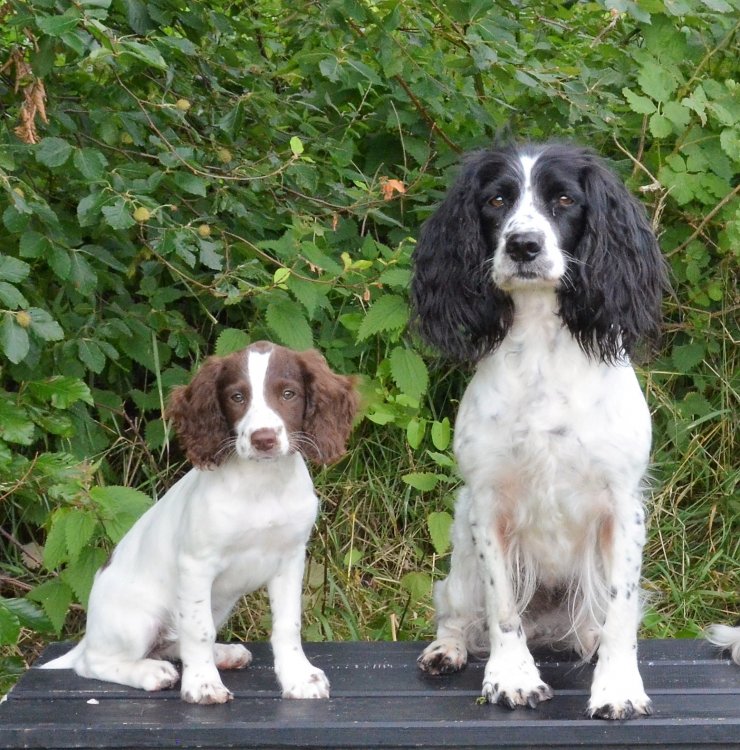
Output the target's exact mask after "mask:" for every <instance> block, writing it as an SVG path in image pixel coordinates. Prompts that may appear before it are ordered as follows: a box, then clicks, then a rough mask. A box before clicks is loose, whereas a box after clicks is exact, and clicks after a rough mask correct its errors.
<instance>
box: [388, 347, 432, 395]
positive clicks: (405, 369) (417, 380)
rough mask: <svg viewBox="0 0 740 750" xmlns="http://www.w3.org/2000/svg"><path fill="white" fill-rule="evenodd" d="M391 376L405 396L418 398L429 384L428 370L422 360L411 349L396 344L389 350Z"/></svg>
mask: <svg viewBox="0 0 740 750" xmlns="http://www.w3.org/2000/svg"><path fill="white" fill-rule="evenodd" d="M390 364H391V377H392V378H393V381H394V382H395V384H396V385H397V386H398V387H399V388H400V389H401V391H403V392H404V393H405V394H406V395H407V396H410V397H411V398H413V399H415V400H417V401H418V400H419V398H421V396H422V395H423V394H424V393H426V390H427V387H428V385H429V372H428V370H427V366H426V364H424V360H423V359H422V358H421V357H420V356H419V355H418V354H417V353H416V352H415V351H412V350H411V349H407V348H406V347H403V346H397V347H395V349H393V351H392V352H391V356H390Z"/></svg>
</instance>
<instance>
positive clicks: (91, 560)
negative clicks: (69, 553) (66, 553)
mask: <svg viewBox="0 0 740 750" xmlns="http://www.w3.org/2000/svg"><path fill="white" fill-rule="evenodd" d="M107 558H108V555H107V554H106V552H105V550H102V549H99V548H97V547H86V548H85V549H83V550H82V551H81V552H80V555H79V557H78V558H77V559H76V560H74V562H70V564H69V565H68V566H67V567H66V568H65V569H64V570H63V571H62V572H61V576H60V577H61V579H62V580H63V581H64V583H66V584H67V585H68V586H69V587H70V588H71V589H72V591H73V592H74V595H75V596H76V597H77V601H79V602H80V604H82V606H83V607H87V601H88V599H89V598H90V590H91V589H92V585H93V582H94V581H95V574H96V573H97V572H98V570H100V568H101V567H102V566H103V565H104V564H105V561H106V560H107Z"/></svg>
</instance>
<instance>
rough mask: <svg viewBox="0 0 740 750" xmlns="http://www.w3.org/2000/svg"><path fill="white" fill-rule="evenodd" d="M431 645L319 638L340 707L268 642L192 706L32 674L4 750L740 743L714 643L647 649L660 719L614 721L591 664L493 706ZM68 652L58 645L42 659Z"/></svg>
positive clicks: (732, 680) (1, 715)
mask: <svg viewBox="0 0 740 750" xmlns="http://www.w3.org/2000/svg"><path fill="white" fill-rule="evenodd" d="M422 647H423V644H419V643H364V642H360V643H309V644H306V652H307V654H308V656H309V658H310V659H311V660H312V661H314V663H315V664H316V665H318V666H320V667H321V668H322V669H324V670H325V671H326V673H327V675H328V677H329V679H330V680H331V686H332V698H331V699H330V700H327V701H290V700H282V699H281V698H280V697H279V692H278V690H277V683H276V681H275V678H274V675H273V672H272V657H271V653H270V648H269V646H268V645H267V644H254V645H250V646H249V648H250V649H252V652H253V654H254V663H253V664H252V666H251V667H250V668H249V669H247V670H245V671H242V672H226V673H224V681H225V683H226V684H227V685H228V686H229V687H230V688H231V690H233V692H234V696H235V698H234V700H233V701H232V702H230V703H228V704H226V705H220V706H192V705H188V704H185V703H183V702H182V701H181V700H180V697H179V693H178V692H177V691H176V690H174V691H167V692H161V693H144V692H141V691H138V690H133V689H130V688H125V687H121V686H118V685H112V684H109V683H103V682H97V681H94V680H83V679H80V678H78V677H77V676H76V675H75V674H74V673H72V672H71V671H68V670H61V671H44V670H37V669H31V670H30V671H29V672H27V673H26V674H25V675H24V676H23V678H22V679H21V680H20V682H19V683H18V684H17V685H16V687H15V688H14V689H13V690H12V691H11V693H10V694H9V696H8V699H7V700H6V701H5V703H4V704H2V705H0V747H1V748H21V747H23V748H71V747H77V748H93V747H96V748H101V747H106V748H153V747H156V748H195V747H199V748H226V747H229V748H381V747H382V748H411V747H424V748H456V749H458V750H463V749H464V748H478V747H517V748H522V747H529V748H547V747H567V748H572V747H598V748H635V747H652V748H660V747H670V748H692V750H693V749H695V748H704V747H708V748H713V750H718V748H730V747H732V748H739V747H740V667H737V666H736V665H734V664H732V663H731V662H730V661H729V659H727V658H724V657H723V656H721V655H720V654H718V652H717V650H716V649H714V648H713V647H711V646H710V645H708V644H706V643H704V642H702V641H691V640H673V641H668V640H663V641H659V640H651V641H643V642H641V643H640V651H639V653H640V664H641V671H642V675H643V679H644V682H645V687H646V689H647V691H648V693H649V694H650V695H651V697H652V699H653V705H654V708H655V714H654V715H653V716H652V717H650V718H647V719H638V720H631V721H626V722H606V721H601V720H594V719H586V718H585V717H584V715H583V711H584V707H585V705H586V700H587V696H588V688H589V684H590V681H591V672H592V667H591V666H589V665H585V666H584V665H579V664H578V663H577V662H576V661H573V660H571V658H572V657H570V656H569V655H568V654H545V653H543V654H537V660H538V663H539V665H540V667H541V671H542V675H543V677H544V679H545V680H547V682H549V683H550V685H552V687H553V688H554V689H555V691H556V693H555V697H554V698H553V700H551V701H548V702H547V703H544V704H542V705H541V706H540V707H539V708H537V709H536V710H531V709H524V708H521V709H518V710H516V711H510V710H508V709H506V708H501V707H499V706H490V705H481V704H480V703H479V702H478V701H477V698H478V696H479V693H480V685H481V678H482V671H483V663H482V662H474V663H472V664H470V666H469V667H468V668H467V669H466V670H465V671H464V672H461V673H459V674H456V675H450V676H447V677H428V676H425V675H423V674H422V673H421V672H419V671H418V670H417V668H416V663H415V662H416V657H417V655H418V653H419V652H420V651H421V649H422ZM64 648H66V646H64V645H62V644H55V645H53V646H50V647H49V648H48V649H47V650H46V652H45V653H44V654H43V656H42V658H41V660H40V661H43V660H46V659H49V658H52V657H53V656H58V655H59V654H60V653H61V652H62V650H63V649H64Z"/></svg>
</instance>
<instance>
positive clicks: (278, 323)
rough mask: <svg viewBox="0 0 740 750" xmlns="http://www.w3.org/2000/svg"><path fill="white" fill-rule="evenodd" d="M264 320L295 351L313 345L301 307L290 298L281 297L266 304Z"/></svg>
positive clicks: (303, 349) (311, 334)
mask: <svg viewBox="0 0 740 750" xmlns="http://www.w3.org/2000/svg"><path fill="white" fill-rule="evenodd" d="M265 320H266V321H267V325H268V326H269V327H270V329H271V330H272V331H273V332H274V333H275V334H276V335H277V337H278V339H279V340H280V342H281V343H282V344H285V346H288V347H290V348H291V349H295V350H297V351H305V350H306V349H310V348H311V347H312V346H313V333H312V332H311V326H309V325H308V321H307V320H306V317H305V315H304V314H303V308H302V307H301V306H300V305H299V304H298V303H297V302H294V301H293V300H292V299H289V298H288V297H283V298H280V299H277V300H275V301H274V302H271V303H270V304H269V305H268V306H267V310H266V312H265Z"/></svg>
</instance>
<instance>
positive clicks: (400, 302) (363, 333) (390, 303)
mask: <svg viewBox="0 0 740 750" xmlns="http://www.w3.org/2000/svg"><path fill="white" fill-rule="evenodd" d="M408 320H409V308H408V305H407V304H406V300H404V299H403V297H399V296H398V295H397V294H386V295H384V296H382V297H380V298H379V299H378V300H377V302H375V304H373V306H372V307H371V308H370V309H369V310H368V311H367V315H365V318H364V319H363V321H362V324H361V325H360V330H359V331H358V332H357V341H358V342H360V341H364V340H365V339H367V338H369V337H370V336H373V335H374V334H376V333H381V332H385V331H394V332H395V331H400V330H401V329H402V328H404V327H405V325H406V324H407V323H408Z"/></svg>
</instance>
